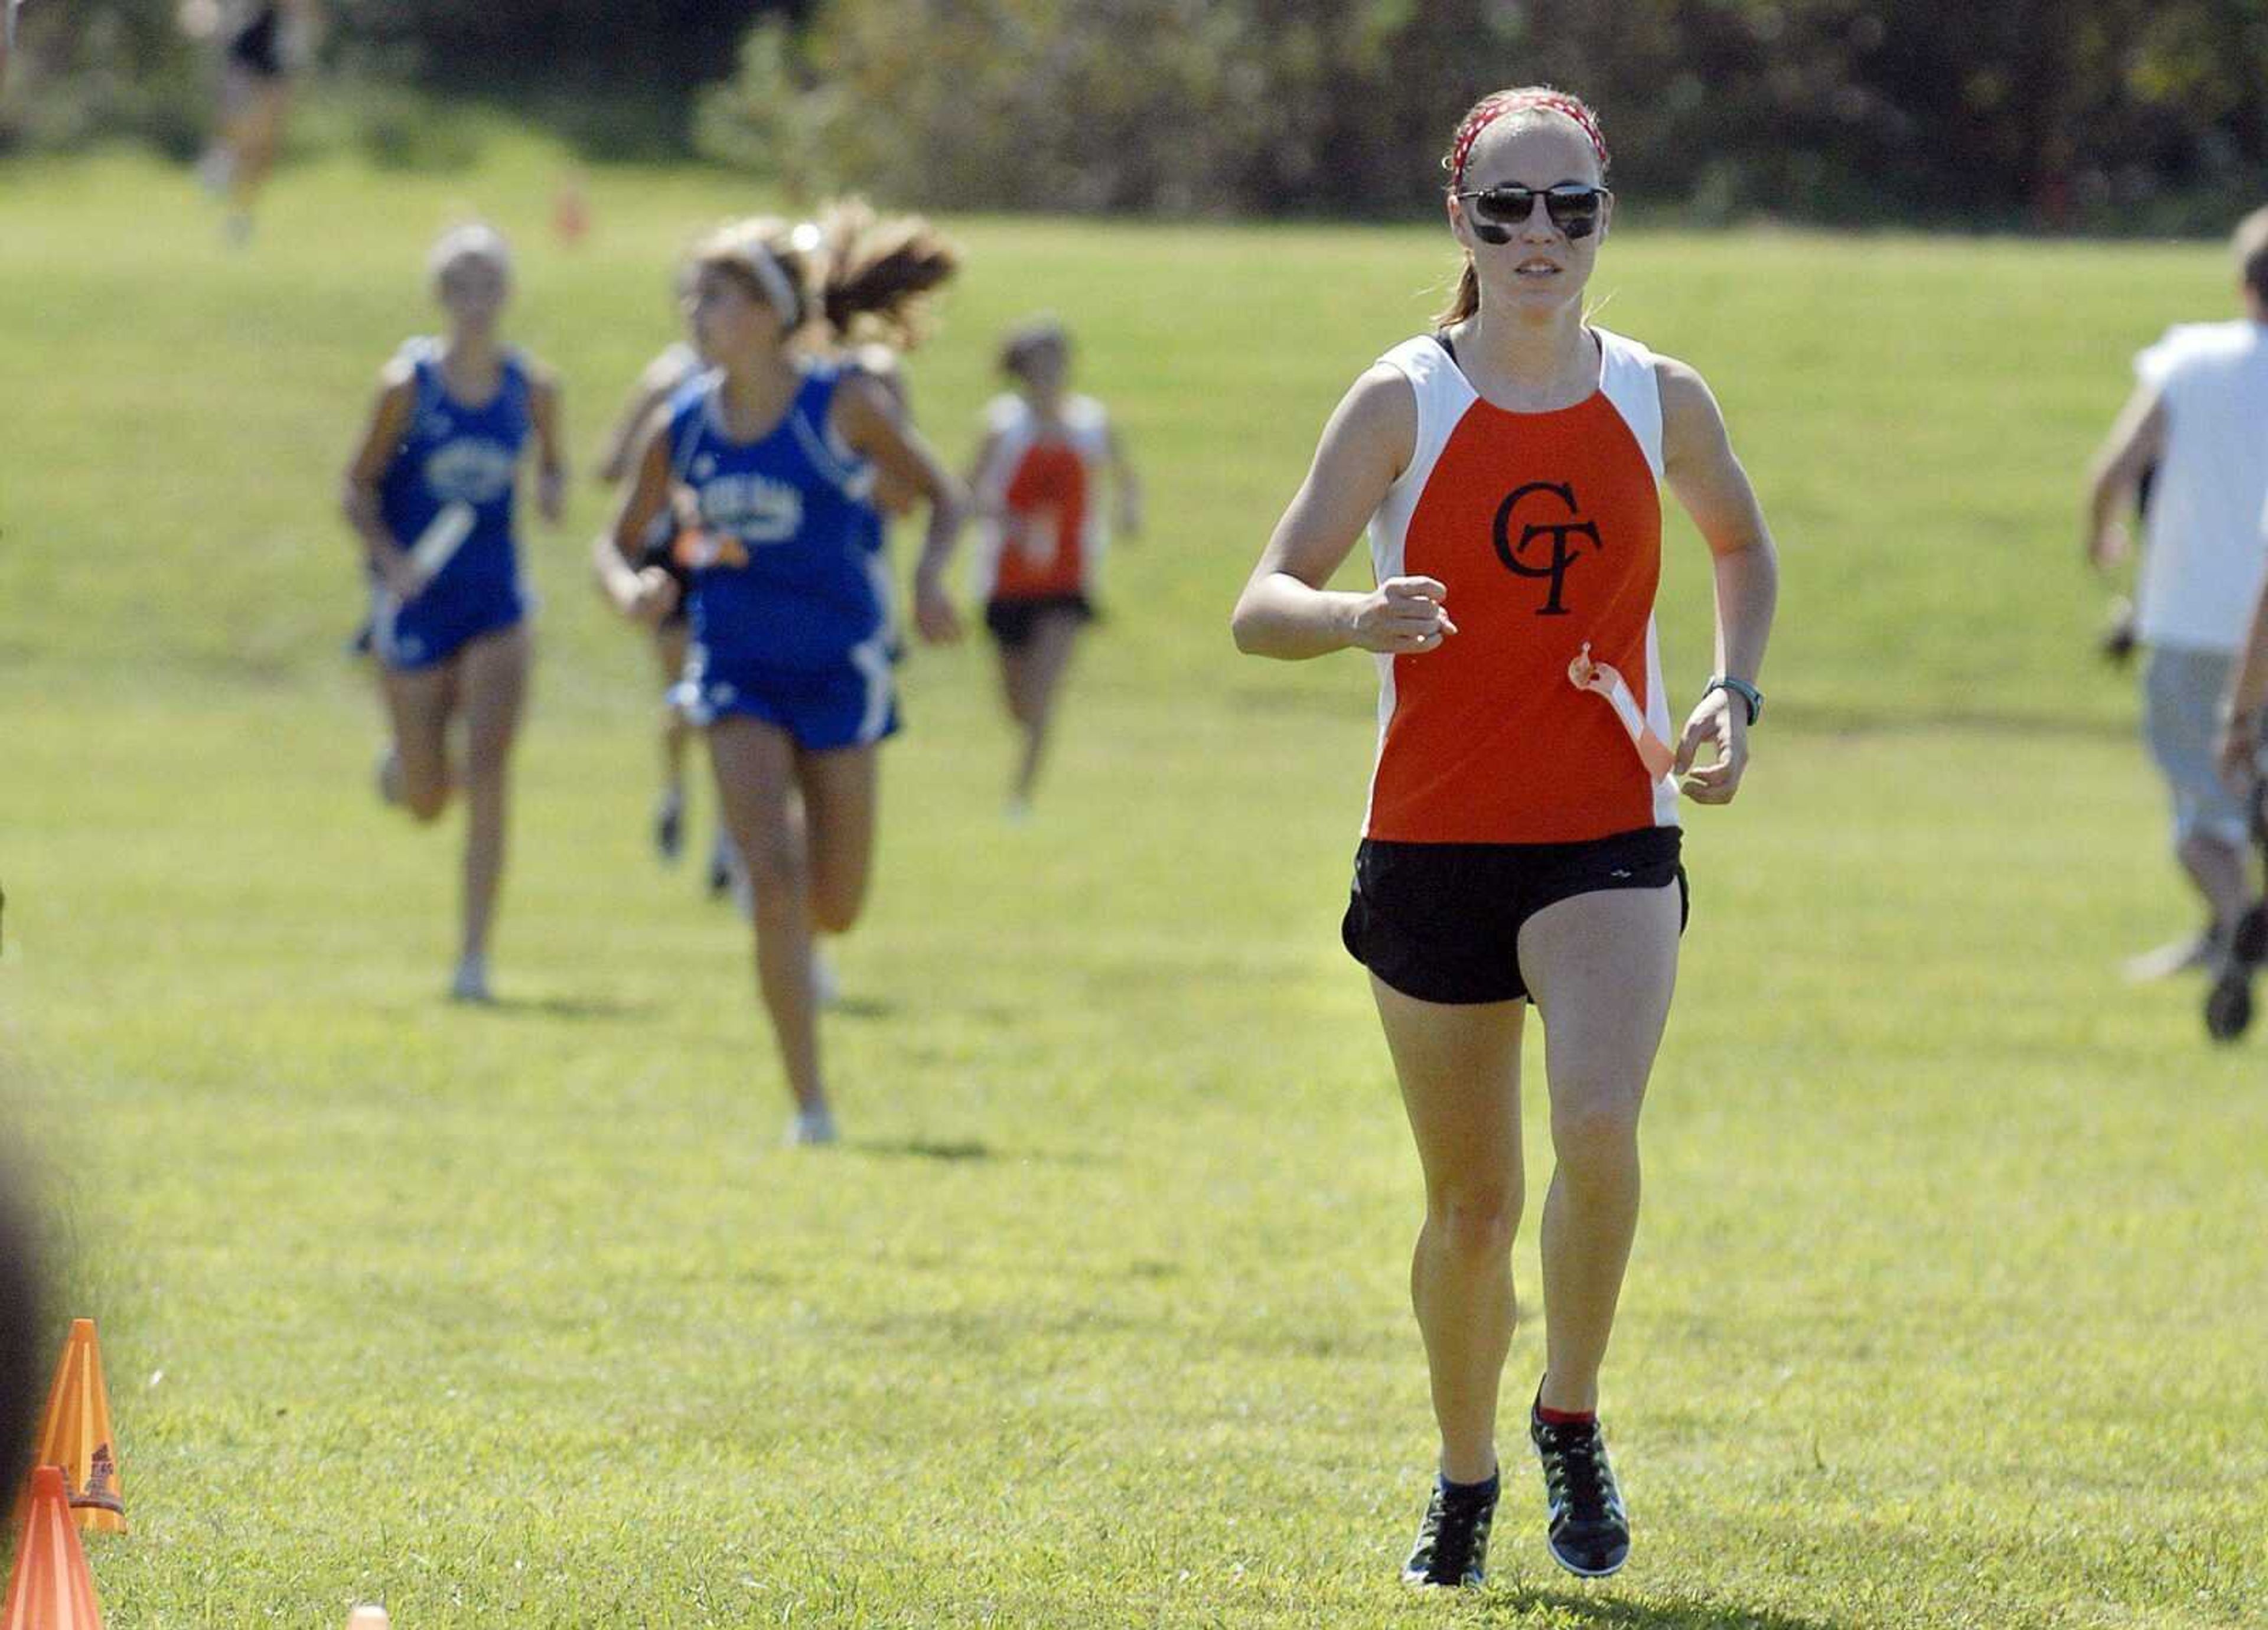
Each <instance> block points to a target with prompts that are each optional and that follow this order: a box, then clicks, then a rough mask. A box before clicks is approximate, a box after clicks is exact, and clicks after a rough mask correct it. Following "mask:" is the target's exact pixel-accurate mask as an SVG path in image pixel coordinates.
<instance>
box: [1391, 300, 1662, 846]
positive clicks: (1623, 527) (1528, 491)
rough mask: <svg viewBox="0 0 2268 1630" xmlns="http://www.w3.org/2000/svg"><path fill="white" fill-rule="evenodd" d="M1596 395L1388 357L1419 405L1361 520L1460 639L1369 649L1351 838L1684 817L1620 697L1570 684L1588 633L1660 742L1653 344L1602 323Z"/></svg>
mask: <svg viewBox="0 0 2268 1630" xmlns="http://www.w3.org/2000/svg"><path fill="white" fill-rule="evenodd" d="M1589 332H1590V333H1592V334H1594V335H1595V336H1597V339H1598V343H1599V345H1600V348H1601V350H1602V363H1601V377H1600V387H1599V389H1598V390H1597V392H1595V393H1594V395H1591V396H1590V397H1589V398H1588V399H1587V400H1585V401H1583V402H1578V403H1577V404H1576V405H1575V406H1573V407H1572V408H1565V409H1560V410H1558V411H1557V412H1553V413H1513V412H1508V411H1506V409H1501V408H1497V407H1492V406H1491V405H1490V404H1489V403H1487V402H1483V401H1482V400H1481V399H1480V397H1479V396H1478V395H1477V394H1476V392H1475V391H1474V390H1473V387H1472V386H1471V385H1470V384H1469V383H1468V382H1467V380H1466V379H1465V376H1464V374H1463V372H1462V371H1460V369H1459V368H1458V366H1457V365H1456V363H1455V361H1454V359H1453V358H1451V357H1450V356H1449V354H1448V353H1447V351H1446V350H1443V349H1442V347H1441V344H1440V342H1439V341H1438V340H1435V339H1433V338H1431V337H1426V338H1421V339H1414V340H1410V341H1407V342H1405V343H1403V344H1401V345H1398V346H1396V347H1395V349H1394V350H1391V351H1388V353H1387V354H1386V356H1385V358H1383V359H1382V360H1384V361H1385V362H1386V363H1387V364H1388V365H1391V366H1392V367H1394V368H1395V370H1397V371H1398V372H1401V373H1402V374H1403V377H1404V378H1406V379H1407V380H1409V381H1410V387H1412V389H1414V390H1415V391H1416V393H1417V397H1418V443H1417V449H1416V453H1415V456H1413V457H1412V458H1411V460H1410V468H1408V469H1406V470H1405V471H1403V475H1402V476H1401V478H1400V479H1399V480H1398V481H1396V482H1395V484H1394V485H1393V487H1392V488H1391V489H1389V490H1388V493H1387V496H1386V501H1385V502H1384V503H1382V504H1381V505H1379V507H1378V513H1377V514H1376V515H1375V516H1374V517H1373V519H1372V520H1371V527H1370V543H1371V558H1372V564H1373V569H1374V570H1375V571H1376V572H1377V574H1378V577H1379V578H1380V579H1381V580H1383V579H1387V578H1392V577H1406V576H1415V577H1430V578H1435V579H1440V582H1441V583H1443V584H1444V585H1446V586H1447V590H1448V594H1447V602H1446V603H1447V608H1448V613H1449V619H1450V621H1452V622H1453V623H1455V624H1456V625H1457V629H1458V631H1457V633H1456V634H1454V636H1452V637H1451V638H1448V639H1446V640H1444V641H1443V642H1442V643H1441V645H1440V646H1439V647H1438V648H1437V649H1435V650H1432V651H1430V652H1425V653H1420V654H1416V655H1406V656H1390V657H1389V656H1381V657H1380V658H1379V659H1378V663H1379V675H1380V696H1379V748H1378V767H1377V770H1376V772H1375V774H1374V775H1373V778H1372V781H1371V790H1370V809H1369V813H1368V815H1367V816H1366V820H1365V822H1364V828H1363V834H1364V836H1365V837H1371V838H1376V839H1379V840H1381V841H1385V842H1396V843H1437V844H1451V843H1465V844H1550V843H1578V842H1584V841H1587V840H1589V839H1592V838H1598V837H1609V836H1610V835H1612V834H1614V833H1616V832H1625V831H1630V830H1634V829H1636V828H1639V827H1649V826H1675V825H1676V824H1677V788H1676V785H1675V783H1674V782H1672V781H1671V780H1669V779H1668V778H1667V777H1664V778H1660V779H1656V778H1654V776H1653V773H1652V772H1651V771H1649V770H1648V769H1647V768H1646V765H1645V763H1643V762H1642V761H1641V760H1640V758H1639V756H1638V751H1637V749H1635V748H1634V747H1633V745H1632V741H1631V732H1630V731H1629V729H1627V728H1626V727H1625V726H1624V721H1623V719H1621V718H1620V717H1618V716H1617V714H1616V710H1615V707H1614V705H1613V704H1611V703H1610V702H1609V701H1608V700H1606V699H1605V698H1604V697H1601V696H1597V695H1594V694H1592V693H1590V692H1588V691H1585V690H1579V689H1578V688H1577V687H1576V686H1575V685H1574V684H1573V683H1572V682H1570V681H1569V678H1568V665H1569V663H1570V662H1571V661H1572V660H1573V659H1574V658H1575V657H1577V656H1578V655H1579V654H1580V653H1581V650H1582V648H1583V646H1585V645H1589V647H1590V654H1591V657H1592V658H1593V659H1594V660H1596V661H1598V662H1600V663H1603V664H1607V665H1609V666H1611V667H1615V668H1616V669H1618V670H1619V671H1620V672H1621V673H1622V675H1624V677H1625V678H1626V680H1627V681H1628V683H1629V687H1630V690H1631V693H1632V699H1633V700H1634V701H1635V702H1636V703H1637V704H1638V710H1639V711H1640V712H1642V713H1643V714H1644V716H1645V719H1646V723H1648V724H1649V725H1651V726H1653V730H1654V731H1655V733H1656V734H1660V735H1663V736H1667V735H1668V734H1669V729H1670V726H1669V712H1668V701H1667V699H1666V698H1665V697H1664V695H1663V691H1662V682H1661V653H1660V647H1659V645H1658V644H1657V641H1656V638H1655V635H1654V626H1653V600H1654V590H1655V587H1656V586H1657V585H1658V583H1659V582H1660V579H1661V494H1660V490H1659V485H1658V483H1659V482H1660V480H1661V387H1660V385H1659V383H1658V381H1657V380H1656V377H1655V374H1654V362H1653V353H1652V352H1650V351H1648V350H1646V348H1645V347H1644V346H1642V345H1640V344H1638V343H1636V342H1634V341H1631V340H1626V339H1624V338H1623V337H1621V336H1618V335H1614V334H1609V333H1607V332H1606V331H1604V330H1603V329H1597V328H1594V329H1591V330H1589Z"/></svg>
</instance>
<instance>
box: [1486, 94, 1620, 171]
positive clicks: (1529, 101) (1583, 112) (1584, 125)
mask: <svg viewBox="0 0 2268 1630" xmlns="http://www.w3.org/2000/svg"><path fill="white" fill-rule="evenodd" d="M1537 109H1541V110H1542V111H1543V112H1546V113H1555V114H1564V115H1565V116H1566V117H1567V118H1569V119H1572V120H1573V121H1574V122H1575V125H1576V128H1577V129H1580V130H1581V131H1582V132H1583V134H1584V135H1585V136H1588V137H1590V138H1591V151H1593V152H1594V153H1596V154H1598V155H1599V168H1600V169H1602V170H1604V169H1605V168H1606V167H1607V138H1606V136H1605V135H1604V134H1602V132H1601V130H1600V129H1599V116H1598V114H1594V113H1593V112H1592V111H1591V110H1590V109H1589V108H1588V107H1585V106H1584V105H1583V104H1582V103H1581V102H1580V101H1578V100H1575V98H1573V97H1572V96H1565V95H1563V94H1561V93H1560V92H1557V91H1507V92H1499V93H1498V94H1497V95H1495V96H1491V97H1489V98H1488V99H1486V100H1484V101H1483V102H1482V103H1481V105H1480V106H1479V107H1476V108H1474V109H1473V111H1472V112H1471V113H1469V114H1467V115H1466V116H1465V122H1464V123H1463V124H1462V125H1460V126H1458V127H1457V139H1456V142H1455V144H1454V145H1452V146H1451V148H1450V149H1449V160H1448V164H1449V184H1450V185H1451V186H1453V187H1462V186H1463V185H1464V184H1465V161H1466V160H1467V159H1470V158H1471V157H1472V156H1473V144H1474V143H1475V142H1477V141H1479V140H1480V139H1481V132H1482V131H1483V130H1485V129H1488V128H1489V126H1491V125H1492V124H1494V123H1495V122H1497V121H1498V120H1499V119H1501V118H1503V117H1504V116H1505V115H1506V114H1520V113H1529V112H1533V111H1535V110H1537Z"/></svg>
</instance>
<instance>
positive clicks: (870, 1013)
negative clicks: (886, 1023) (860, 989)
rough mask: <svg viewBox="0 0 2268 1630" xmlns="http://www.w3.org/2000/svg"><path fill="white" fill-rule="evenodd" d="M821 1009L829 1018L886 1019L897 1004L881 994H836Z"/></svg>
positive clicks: (892, 1012)
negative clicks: (834, 997) (836, 995)
mask: <svg viewBox="0 0 2268 1630" xmlns="http://www.w3.org/2000/svg"><path fill="white" fill-rule="evenodd" d="M823 1011H824V1012H825V1013H826V1014H827V1016H828V1018H830V1019H887V1018H889V1017H890V1016H892V1015H893V1014H895V1013H896V1012H897V1011H898V1005H897V1003H895V1002H894V1001H891V1000H890V999H888V998H887V997H882V996H838V997H836V999H834V1000H833V1001H831V1002H829V1003H828V1004H827V1007H825V1008H824V1009H823Z"/></svg>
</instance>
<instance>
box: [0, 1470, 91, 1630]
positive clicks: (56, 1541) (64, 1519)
mask: <svg viewBox="0 0 2268 1630" xmlns="http://www.w3.org/2000/svg"><path fill="white" fill-rule="evenodd" d="M0 1630H102V1604H101V1603H100V1602H98V1601H97V1600H95V1597H94V1575H92V1574H91V1573H89V1572H88V1571H87V1566H86V1552H85V1550H84V1549H82V1548H81V1546H80V1545H79V1543H78V1530H77V1527H75V1526H74V1525H73V1523H72V1522H71V1508H70V1501H69V1499H68V1498H67V1497H66V1496H65V1495H64V1494H63V1472H62V1471H61V1470H60V1469H59V1468H57V1467H55V1466H41V1467H40V1468H39V1470H37V1471H34V1472H33V1473H32V1516H31V1521H30V1522H29V1523H26V1525H25V1528H24V1531H23V1533H22V1535H21V1536H20V1537H19V1538H18V1540H17V1542H16V1575H15V1577H14V1578H12V1579H11V1580H10V1581H9V1582H8V1607H7V1611H6V1612H5V1613H4V1614H0Z"/></svg>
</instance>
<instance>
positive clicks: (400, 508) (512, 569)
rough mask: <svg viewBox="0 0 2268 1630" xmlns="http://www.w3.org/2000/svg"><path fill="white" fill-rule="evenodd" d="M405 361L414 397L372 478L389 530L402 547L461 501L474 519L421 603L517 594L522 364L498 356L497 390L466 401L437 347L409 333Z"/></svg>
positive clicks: (525, 395) (525, 398) (524, 428)
mask: <svg viewBox="0 0 2268 1630" xmlns="http://www.w3.org/2000/svg"><path fill="white" fill-rule="evenodd" d="M402 355H403V356H404V357H405V358H407V359H408V360H409V362H410V364H411V365H412V368H413V372H414V378H415V380H416V403H415V405H414V407H413V408H412V409H411V412H410V417H409V429H408V430H407V431H405V432H404V433H403V435H402V438H401V447H400V448H399V449H398V450H397V451H396V452H395V454H394V462H393V463H392V464H390V465H388V466H387V471H386V476H385V479H384V481H383V482H381V483H379V509H380V513H382V514H383V515H384V516H385V519H386V527H387V531H388V532H390V533H392V534H393V535H394V539H395V541H396V542H399V543H400V544H401V547H402V548H404V549H415V548H416V544H417V542H418V540H419V539H421V538H423V537H426V536H428V535H430V534H431V533H432V531H433V530H434V527H435V523H436V522H437V521H438V520H441V517H442V514H443V512H444V511H446V510H448V509H451V508H452V507H453V506H458V505H461V506H463V507H464V508H466V509H469V510H470V511H471V512H472V517H473V524H472V528H471V530H470V531H469V533H468V534H467V535H466V536H465V538H464V541H463V542H462V543H461V544H460V545H459V546H458V547H457V549H456V552H455V553H454V554H453V555H451V556H450V557H448V560H447V562H446V564H444V565H443V566H442V567H441V569H440V570H439V572H437V573H435V575H434V577H433V579H432V580H431V582H430V583H428V584H427V586H426V587H425V589H424V591H423V593H422V594H419V595H418V597H417V601H416V605H417V606H418V607H420V608H427V607H431V608H435V609H437V610H438V608H442V607H446V606H449V605H452V604H456V605H465V604H470V603H475V602H479V603H489V602H501V601H506V600H512V601H517V600H519V599H520V598H521V596H520V587H519V550H518V547H517V545H516V543H515V542H514V538H513V531H514V527H513V507H514V499H515V497H516V495H517V492H518V489H519V461H520V456H521V454H522V453H523V452H524V451H525V450H526V448H527V439H528V436H529V433H530V431H531V429H532V426H533V424H534V420H533V416H532V414H531V411H530V408H529V389H528V374H527V364H526V363H525V362H524V361H522V360H521V358H520V357H519V354H518V353H517V352H508V353H506V355H505V357H504V369H503V377H502V380H501V382H500V383H499V384H498V385H497V392H496V395H493V396H491V397H490V399H489V400H488V401H487V402H485V403H483V404H482V405H481V406H479V407H477V408H475V407H468V406H467V405H466V404H465V403H463V402H459V401H457V400H456V398H454V397H453V396H452V395H450V394H449V387H448V385H447V384H446V381H445V380H443V379H442V377H441V346H440V343H439V342H438V341H436V340H431V339H421V340H412V341H411V342H409V344H408V345H406V346H404V347H403V348H402Z"/></svg>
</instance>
